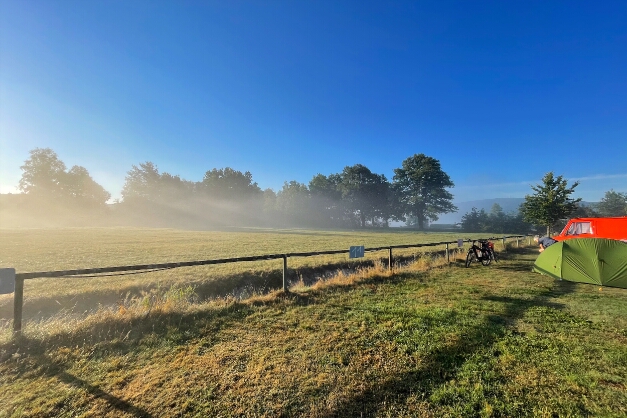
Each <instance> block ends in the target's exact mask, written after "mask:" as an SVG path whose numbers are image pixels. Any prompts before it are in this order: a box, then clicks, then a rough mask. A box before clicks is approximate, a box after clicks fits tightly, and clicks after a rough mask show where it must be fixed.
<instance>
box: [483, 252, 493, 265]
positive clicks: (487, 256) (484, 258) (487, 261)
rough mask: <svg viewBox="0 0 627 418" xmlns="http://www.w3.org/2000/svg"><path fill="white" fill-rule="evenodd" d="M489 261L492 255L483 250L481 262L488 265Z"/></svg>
mask: <svg viewBox="0 0 627 418" xmlns="http://www.w3.org/2000/svg"><path fill="white" fill-rule="evenodd" d="M491 262H492V256H490V254H486V253H485V252H484V253H483V257H482V258H481V264H483V265H484V266H489V265H490V263H491Z"/></svg>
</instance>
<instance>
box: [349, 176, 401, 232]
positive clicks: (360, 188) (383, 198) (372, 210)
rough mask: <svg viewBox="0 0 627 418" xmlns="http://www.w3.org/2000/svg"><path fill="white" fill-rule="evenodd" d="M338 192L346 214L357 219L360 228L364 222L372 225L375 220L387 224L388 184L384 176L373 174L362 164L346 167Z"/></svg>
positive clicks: (388, 210) (363, 225)
mask: <svg viewBox="0 0 627 418" xmlns="http://www.w3.org/2000/svg"><path fill="white" fill-rule="evenodd" d="M338 190H340V191H341V193H342V200H343V203H344V204H345V205H346V208H347V210H348V212H349V213H350V214H351V215H353V216H356V217H357V219H358V223H359V225H360V226H361V227H362V228H363V227H365V226H366V220H371V221H372V223H373V224H374V223H375V221H376V218H379V219H383V220H384V221H385V222H387V219H388V218H389V213H390V209H389V201H390V199H389V193H390V184H389V183H388V181H387V179H386V178H385V176H384V175H382V174H375V173H373V172H372V171H370V169H369V168H368V167H366V166H364V165H362V164H355V165H353V166H346V167H344V170H343V171H342V173H341V174H340V182H339V184H338Z"/></svg>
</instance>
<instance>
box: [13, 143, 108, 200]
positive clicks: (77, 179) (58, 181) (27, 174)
mask: <svg viewBox="0 0 627 418" xmlns="http://www.w3.org/2000/svg"><path fill="white" fill-rule="evenodd" d="M29 153H30V158H28V159H27V160H26V161H25V162H24V165H23V166H21V167H20V168H21V169H22V171H23V173H22V178H21V179H20V181H19V183H18V189H19V190H21V191H22V192H24V193H26V194H28V195H32V196H34V197H38V198H44V199H55V200H57V201H61V202H63V204H65V205H82V206H85V205H87V206H103V205H104V204H105V203H106V202H107V201H108V200H109V199H110V198H111V194H110V193H109V192H107V191H106V190H105V189H104V188H103V187H102V186H101V185H100V184H98V183H96V182H95V181H94V179H93V178H92V177H91V176H90V175H89V172H88V171H87V169H86V168H85V167H81V166H78V165H75V166H73V167H72V168H71V169H70V170H69V171H66V166H65V163H63V161H61V160H60V159H59V157H58V156H57V154H56V153H55V152H54V151H53V150H52V149H50V148H35V149H33V150H31V151H30V152H29Z"/></svg>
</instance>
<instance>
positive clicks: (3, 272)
mask: <svg viewBox="0 0 627 418" xmlns="http://www.w3.org/2000/svg"><path fill="white" fill-rule="evenodd" d="M14 291H15V269H0V295H5V294H7V293H13V292H14Z"/></svg>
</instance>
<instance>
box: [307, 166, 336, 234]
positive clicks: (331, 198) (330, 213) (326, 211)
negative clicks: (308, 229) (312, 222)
mask: <svg viewBox="0 0 627 418" xmlns="http://www.w3.org/2000/svg"><path fill="white" fill-rule="evenodd" d="M341 181H342V179H341V176H340V175H339V174H331V175H330V176H328V177H327V176H325V175H323V174H316V175H315V176H314V177H313V178H312V179H311V180H310V181H309V193H310V196H311V205H312V210H313V212H314V215H315V216H316V221H317V222H316V223H317V224H318V226H331V225H336V226H339V225H340V224H341V223H342V219H343V207H342V192H341V191H340V190H339V184H340V182H341Z"/></svg>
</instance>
